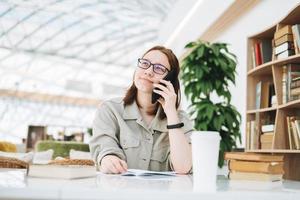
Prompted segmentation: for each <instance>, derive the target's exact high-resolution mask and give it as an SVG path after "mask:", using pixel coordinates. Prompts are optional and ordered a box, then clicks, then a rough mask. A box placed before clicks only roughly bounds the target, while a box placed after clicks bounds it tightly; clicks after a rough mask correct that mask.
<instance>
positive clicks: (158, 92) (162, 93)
mask: <svg viewBox="0 0 300 200" xmlns="http://www.w3.org/2000/svg"><path fill="white" fill-rule="evenodd" d="M153 92H155V93H157V94H159V95H161V96H162V97H163V98H164V99H166V98H167V97H168V95H167V94H166V93H165V92H164V91H161V90H157V89H154V90H153Z"/></svg>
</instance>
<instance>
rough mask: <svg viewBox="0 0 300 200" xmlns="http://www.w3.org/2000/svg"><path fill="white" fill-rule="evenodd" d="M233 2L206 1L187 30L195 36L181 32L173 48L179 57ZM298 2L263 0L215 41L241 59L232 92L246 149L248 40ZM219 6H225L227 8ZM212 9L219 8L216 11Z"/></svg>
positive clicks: (293, 0) (291, 0) (227, 0)
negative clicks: (188, 42) (185, 45)
mask: <svg viewBox="0 0 300 200" xmlns="http://www.w3.org/2000/svg"><path fill="white" fill-rule="evenodd" d="M222 2H223V3H222ZM232 2H233V1H229V0H225V1H216V0H204V2H202V5H203V6H204V7H202V8H201V6H200V8H199V9H198V11H197V13H196V14H195V15H194V16H193V17H192V18H191V20H190V21H189V23H188V24H187V25H186V27H185V30H189V31H192V32H193V33H190V32H189V31H188V32H186V31H183V32H181V34H180V35H178V37H177V38H176V41H174V42H173V43H172V44H171V45H170V47H171V48H173V49H175V51H176V52H177V53H178V54H181V53H182V52H184V49H183V47H184V44H186V42H187V41H191V40H195V39H197V38H198V37H199V36H200V35H201V34H202V33H203V32H204V31H205V30H206V28H208V27H209V25H210V24H211V23H212V22H213V21H214V20H213V19H217V17H218V16H219V15H221V14H222V12H223V11H224V10H225V9H226V8H227V7H228V6H230V4H231V3H232ZM298 3H300V0H288V1H283V0H282V1H275V0H263V1H261V2H259V3H258V4H257V5H256V6H255V7H254V8H253V9H252V10H250V11H249V12H248V13H246V14H245V15H243V16H242V17H241V18H240V19H239V20H238V21H237V22H236V23H234V24H232V26H231V27H229V28H228V29H226V30H225V31H224V32H223V30H220V31H221V32H222V33H221V34H220V35H219V37H218V38H216V39H215V41H220V42H226V43H229V44H231V45H230V47H229V48H230V50H231V51H232V52H233V53H234V54H235V55H236V56H237V58H238V62H239V64H238V66H237V74H238V75H237V76H236V86H235V87H232V88H231V92H232V104H233V105H234V106H236V107H237V109H238V111H239V112H240V113H241V115H242V125H241V132H242V141H243V143H242V146H244V134H245V111H246V68H247V66H246V54H247V53H246V50H247V48H246V42H247V37H248V36H251V35H254V34H256V33H258V32H261V31H263V30H265V29H267V28H269V27H271V26H273V25H274V24H276V23H277V22H278V21H280V20H281V19H282V18H284V17H285V16H286V15H287V14H288V13H289V12H290V10H292V9H293V8H294V7H295V6H296V5H297V4H298ZM218 6H223V9H222V8H219V7H218ZM208 8H215V10H211V9H208ZM208 22H209V23H208Z"/></svg>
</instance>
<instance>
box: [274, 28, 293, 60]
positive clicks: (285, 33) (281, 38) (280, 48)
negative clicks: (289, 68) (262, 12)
mask: <svg viewBox="0 0 300 200" xmlns="http://www.w3.org/2000/svg"><path fill="white" fill-rule="evenodd" d="M274 52H275V56H276V57H277V59H282V58H287V57H289V56H291V55H295V47H294V37H293V32H292V26H291V25H286V26H284V27H282V28H280V29H278V30H277V31H276V32H275V34H274Z"/></svg>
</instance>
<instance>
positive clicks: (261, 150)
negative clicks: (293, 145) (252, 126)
mask: <svg viewBox="0 0 300 200" xmlns="http://www.w3.org/2000/svg"><path fill="white" fill-rule="evenodd" d="M245 151H246V152H253V153H300V150H296V149H294V150H291V149H254V150H249V149H248V150H247V149H246V150H245Z"/></svg>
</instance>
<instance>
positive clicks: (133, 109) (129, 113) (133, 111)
mask: <svg viewBox="0 0 300 200" xmlns="http://www.w3.org/2000/svg"><path fill="white" fill-rule="evenodd" d="M161 112H162V108H161V106H160V107H159V108H158V111H157V112H156V115H155V117H154V118H153V120H152V123H151V125H150V128H152V130H156V131H159V132H167V131H168V129H167V119H166V118H165V119H160V117H159V115H160V113H161ZM123 118H124V120H130V119H131V120H134V119H136V120H139V122H140V121H141V119H142V117H141V114H140V112H139V108H138V105H137V103H136V101H134V102H133V103H132V104H130V105H127V106H125V108H124V113H123Z"/></svg>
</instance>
